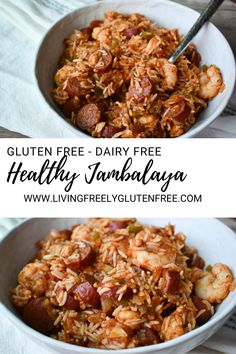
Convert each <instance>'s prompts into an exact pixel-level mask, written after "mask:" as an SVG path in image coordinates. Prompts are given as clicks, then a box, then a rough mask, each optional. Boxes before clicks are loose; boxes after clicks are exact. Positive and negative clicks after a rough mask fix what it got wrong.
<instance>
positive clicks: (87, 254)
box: [65, 242, 96, 272]
mask: <svg viewBox="0 0 236 354" xmlns="http://www.w3.org/2000/svg"><path fill="white" fill-rule="evenodd" d="M78 253H79V254H78V257H77V258H76V257H74V258H73V259H72V260H70V261H69V262H68V261H65V263H66V266H67V267H68V268H70V269H72V270H73V271H75V272H77V271H79V270H83V269H84V268H86V267H89V266H91V265H92V264H93V262H94V260H95V257H96V255H95V252H94V250H93V248H92V246H90V245H89V244H88V243H86V242H81V243H80V245H79V250H78Z"/></svg>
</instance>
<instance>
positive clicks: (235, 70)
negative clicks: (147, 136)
mask: <svg viewBox="0 0 236 354" xmlns="http://www.w3.org/2000/svg"><path fill="white" fill-rule="evenodd" d="M135 1H136V2H139V3H142V2H143V1H142V0H135ZM158 2H161V3H166V4H167V5H168V6H170V8H180V9H181V8H185V9H188V11H189V12H192V13H193V14H195V15H199V12H198V11H196V10H193V9H192V8H190V7H188V6H186V5H182V4H178V3H175V2H172V1H170V0H156V3H157V4H158ZM99 4H114V0H103V1H99ZM97 5H98V3H97V2H94V3H91V4H88V5H86V6H82V7H80V8H78V9H75V10H73V11H71V12H69V13H68V14H66V15H65V16H63V17H62V18H60V19H59V20H58V21H56V22H55V23H54V24H53V25H52V26H51V27H50V28H49V29H48V30H47V31H46V33H45V34H44V36H43V37H42V39H41V41H40V43H39V45H38V48H37V50H36V58H35V63H34V79H35V81H36V86H37V89H38V91H39V92H40V96H41V99H43V101H44V103H46V104H47V106H48V107H49V108H50V112H54V113H55V114H56V115H57V117H58V118H60V121H61V122H62V124H64V126H66V127H67V129H68V130H69V131H70V132H71V133H73V134H75V135H76V136H77V137H80V138H87V139H92V137H91V136H90V135H88V134H86V133H85V132H83V131H82V130H80V129H79V128H76V127H75V126H73V125H72V124H71V123H70V122H69V121H68V120H67V119H66V117H63V115H62V114H60V113H59V112H57V110H56V109H54V108H53V107H52V106H51V104H49V102H48V101H47V99H46V97H45V95H44V92H43V91H42V90H41V88H40V84H39V78H38V77H39V73H38V60H39V55H40V53H41V52H42V51H43V48H44V42H45V41H46V39H47V38H48V36H49V35H50V33H51V32H53V31H54V30H55V28H56V27H57V26H58V25H59V24H62V23H63V22H64V21H65V19H66V18H68V17H70V16H73V15H74V14H76V13H78V12H79V11H80V10H82V9H85V8H87V9H90V8H93V7H95V6H97ZM206 25H207V26H210V27H212V28H213V29H214V30H215V31H216V33H217V34H218V35H219V36H220V37H221V39H222V41H223V42H224V43H225V50H226V51H227V52H228V55H229V57H231V60H232V64H233V65H232V68H231V70H232V72H231V77H232V81H230V85H229V86H228V87H227V92H226V95H225V98H224V100H223V101H222V102H221V103H220V104H219V106H218V107H217V109H216V110H215V111H214V113H212V114H211V115H210V116H209V117H207V119H204V120H203V121H202V122H201V124H200V125H199V126H198V127H196V126H195V125H193V126H192V127H191V128H190V129H189V130H188V131H187V132H186V133H184V134H182V135H181V136H179V137H177V139H178V138H190V137H194V136H195V135H197V134H198V133H199V132H200V131H202V130H203V129H205V128H206V127H207V126H209V125H210V124H211V123H212V122H213V121H214V120H215V119H216V118H217V117H219V115H220V114H221V113H222V111H223V110H224V108H225V107H226V105H227V103H228V101H229V100H230V97H231V96H232V94H233V91H234V87H235V81H236V62H235V58H234V54H233V51H232V49H231V47H230V45H229V43H228V41H227V39H226V38H225V36H224V35H223V34H222V32H221V31H220V30H219V29H218V28H217V27H216V26H215V25H214V24H213V23H211V22H208V23H207V24H206ZM206 25H205V26H206ZM126 139H128V138H126ZM156 139H158V138H156ZM164 139H169V138H164Z"/></svg>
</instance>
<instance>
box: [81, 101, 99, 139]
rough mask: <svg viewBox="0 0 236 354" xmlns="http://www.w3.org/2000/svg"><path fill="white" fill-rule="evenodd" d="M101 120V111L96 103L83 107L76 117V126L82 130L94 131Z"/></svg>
mask: <svg viewBox="0 0 236 354" xmlns="http://www.w3.org/2000/svg"><path fill="white" fill-rule="evenodd" d="M100 120H101V111H100V109H99V108H98V106H97V105H96V104H95V103H88V104H86V105H85V106H83V107H82V108H81V109H80V111H79V112H78V113H77V115H76V125H77V127H79V128H80V129H82V130H85V131H88V132H90V131H92V130H93V128H94V127H95V125H96V124H97V123H99V122H100Z"/></svg>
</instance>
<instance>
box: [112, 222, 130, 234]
mask: <svg viewBox="0 0 236 354" xmlns="http://www.w3.org/2000/svg"><path fill="white" fill-rule="evenodd" d="M129 223H130V222H129V221H128V220H113V221H112V222H111V224H110V226H109V231H110V232H115V231H116V230H119V229H125V228H126V227H127V226H128V225H129Z"/></svg>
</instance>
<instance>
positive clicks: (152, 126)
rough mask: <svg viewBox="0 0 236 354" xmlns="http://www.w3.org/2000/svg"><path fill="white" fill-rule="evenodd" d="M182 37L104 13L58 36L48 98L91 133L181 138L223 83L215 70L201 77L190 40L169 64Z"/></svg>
mask: <svg viewBox="0 0 236 354" xmlns="http://www.w3.org/2000/svg"><path fill="white" fill-rule="evenodd" d="M181 39H182V36H181V35H180V34H179V32H178V30H177V29H165V28H161V27H158V25H156V24H155V23H153V22H151V21H150V20H149V19H147V18H146V17H145V16H143V15H140V14H131V15H124V14H120V13H116V12H107V13H106V14H105V16H104V20H102V21H99V20H95V21H92V22H91V24H90V25H89V27H87V28H83V29H80V30H75V32H74V33H73V34H72V35H71V36H70V37H69V38H68V39H66V40H65V41H64V43H65V47H66V48H65V50H64V53H63V55H62V58H61V59H60V65H59V68H58V70H57V72H56V75H55V88H54V89H53V98H54V100H55V102H56V103H57V104H58V105H59V106H60V107H61V109H62V111H63V113H64V115H65V116H66V117H67V118H68V119H69V120H70V121H71V122H72V124H74V125H76V126H77V127H78V128H79V129H82V130H84V131H85V132H86V133H88V134H90V135H92V136H93V137H104V138H111V137H117V138H118V137H119V138H148V137H158V138H163V137H176V136H180V135H182V134H184V133H185V132H186V131H188V130H189V129H190V128H191V127H192V126H193V125H194V123H195V121H196V119H197V117H198V115H199V113H200V112H201V111H202V110H203V109H205V108H206V106H207V102H208V101H209V100H210V99H212V98H214V97H215V96H216V95H217V94H218V93H219V92H220V91H221V90H222V89H223V81H222V77H221V73H220V71H219V69H218V68H217V67H215V66H214V65H211V66H210V67H209V68H210V71H209V76H206V73H207V69H208V68H207V67H206V65H203V66H201V67H200V60H201V56H200V54H199V53H198V51H197V49H196V48H195V46H194V45H193V44H191V45H190V46H189V47H188V49H187V50H186V51H185V53H184V54H183V55H181V56H180V57H179V59H178V60H177V61H176V63H175V64H170V63H168V61H167V59H168V58H169V57H170V56H171V55H172V54H173V52H174V51H175V49H176V48H177V46H178V45H179V43H180V42H181ZM211 72H212V73H213V76H214V80H212V79H213V77H212V76H211V78H210V75H211ZM213 81H214V83H213ZM203 90H204V91H203Z"/></svg>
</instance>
